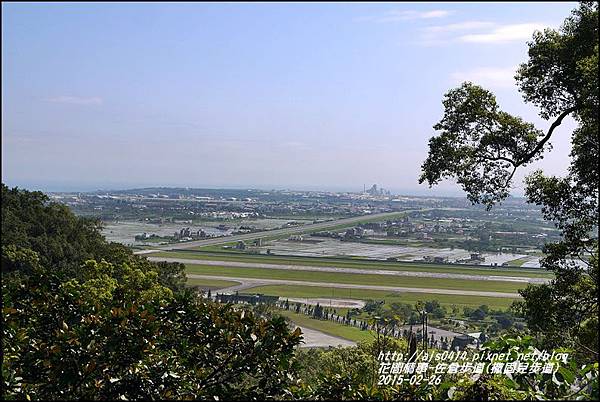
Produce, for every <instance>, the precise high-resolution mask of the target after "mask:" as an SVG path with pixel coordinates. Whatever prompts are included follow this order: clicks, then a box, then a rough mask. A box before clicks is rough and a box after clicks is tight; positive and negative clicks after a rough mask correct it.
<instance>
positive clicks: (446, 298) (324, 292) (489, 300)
mask: <svg viewBox="0 0 600 402" xmlns="http://www.w3.org/2000/svg"><path fill="white" fill-rule="evenodd" d="M244 293H249V294H253V293H262V294H265V295H273V296H279V297H281V298H286V297H295V298H337V299H357V300H369V299H372V300H385V302H386V304H391V303H408V304H415V303H416V302H418V301H423V302H425V301H431V300H437V301H438V302H439V303H440V304H442V305H444V306H452V305H457V306H463V307H465V306H467V307H473V308H475V307H479V306H481V305H482V304H486V305H488V306H489V307H490V308H491V309H495V310H505V309H507V308H508V307H509V306H510V305H511V303H512V302H513V300H515V299H510V298H503V297H486V296H464V295H443V294H435V293H410V292H406V293H404V292H403V293H397V292H386V291H382V290H368V289H343V288H328V287H316V286H294V285H267V286H259V287H256V288H251V289H246V290H244ZM324 307H327V306H324ZM336 310H338V311H341V310H342V309H336ZM340 314H341V313H340Z"/></svg>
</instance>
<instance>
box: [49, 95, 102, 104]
mask: <svg viewBox="0 0 600 402" xmlns="http://www.w3.org/2000/svg"><path fill="white" fill-rule="evenodd" d="M46 101H48V102H52V103H67V104H71V105H101V104H102V102H103V101H102V98H99V97H97V96H93V97H88V98H84V97H79V96H68V95H61V96H56V97H54V98H48V99H46Z"/></svg>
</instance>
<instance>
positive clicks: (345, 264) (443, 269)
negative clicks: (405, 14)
mask: <svg viewBox="0 0 600 402" xmlns="http://www.w3.org/2000/svg"><path fill="white" fill-rule="evenodd" d="M149 255H150V256H153V257H167V258H187V259H194V260H218V261H237V262H256V263H265V264H286V265H310V266H322V267H341V268H357V269H387V270H396V271H415V272H437V273H456V274H470V275H498V276H520V277H529V278H551V277H552V274H551V273H549V272H547V271H544V270H540V269H525V268H522V269H514V268H512V269H511V268H500V267H498V268H491V267H488V268H485V267H473V266H462V265H444V264H424V263H407V262H385V261H373V260H365V259H358V258H357V259H350V258H329V257H320V258H311V257H293V256H285V257H283V256H269V255H252V254H242V253H239V252H238V253H237V254H231V253H199V252H193V251H191V252H189V251H188V252H186V251H164V252H159V253H152V254H149Z"/></svg>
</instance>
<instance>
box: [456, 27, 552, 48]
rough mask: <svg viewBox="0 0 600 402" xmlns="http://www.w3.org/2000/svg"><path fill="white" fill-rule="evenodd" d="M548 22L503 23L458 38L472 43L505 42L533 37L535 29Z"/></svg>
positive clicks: (539, 28) (540, 28)
mask: <svg viewBox="0 0 600 402" xmlns="http://www.w3.org/2000/svg"><path fill="white" fill-rule="evenodd" d="M547 26H548V25H547V24H541V23H526V24H513V25H502V26H498V27H496V28H494V29H492V30H491V31H490V32H485V33H476V34H468V35H463V36H460V37H459V38H458V40H460V41H461V42H470V43H505V42H512V41H522V40H527V39H531V36H532V34H533V32H534V31H535V30H543V29H544V28H545V27H547Z"/></svg>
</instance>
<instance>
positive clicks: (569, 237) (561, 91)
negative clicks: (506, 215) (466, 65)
mask: <svg viewBox="0 0 600 402" xmlns="http://www.w3.org/2000/svg"><path fill="white" fill-rule="evenodd" d="M528 46H529V59H528V60H527V62H525V63H523V64H522V65H521V66H520V68H519V70H518V72H517V75H516V77H515V78H516V80H517V84H518V88H519V90H520V92H521V93H522V94H523V97H524V99H525V101H526V102H530V103H532V104H533V105H535V106H537V107H538V108H539V114H540V116H541V117H542V118H543V119H546V120H548V121H549V122H551V123H550V126H549V128H548V129H547V130H546V131H542V130H540V129H537V128H535V127H534V125H533V124H531V123H528V122H525V121H523V120H522V119H521V118H520V117H518V116H512V115H510V114H508V113H506V112H503V111H501V110H500V107H499V106H498V104H497V102H496V98H495V96H494V95H493V94H492V93H491V92H490V91H487V90H485V89H483V88H481V87H480V86H477V85H475V84H473V83H470V82H467V83H464V84H463V85H462V86H461V87H460V88H456V89H453V90H450V91H449V92H448V93H447V94H446V96H445V99H444V101H443V104H444V110H445V111H444V116H443V118H442V120H441V121H440V122H439V123H438V124H436V125H435V126H434V128H435V129H436V130H438V131H439V132H440V133H439V135H437V136H435V137H433V138H431V139H430V141H429V155H428V158H427V160H426V161H425V162H424V163H423V166H422V175H421V178H420V182H427V183H428V184H429V185H434V184H436V183H438V182H439V181H440V180H442V179H444V178H454V179H456V181H457V182H458V183H459V184H460V185H461V186H462V187H463V189H464V190H465V191H466V193H467V196H468V198H469V199H470V200H471V201H472V202H473V203H483V204H485V205H486V206H487V207H488V208H491V207H492V206H493V205H494V204H495V203H497V202H499V201H502V200H504V199H506V197H507V196H508V194H509V191H510V186H511V184H512V179H513V175H514V173H515V171H516V170H517V169H518V168H519V167H521V166H525V165H527V164H529V163H531V162H532V161H535V160H538V159H540V158H542V157H543V154H544V151H545V150H548V149H549V148H550V142H549V141H550V139H551V138H552V136H553V135H555V132H556V128H557V127H558V126H560V125H561V123H562V121H563V120H564V119H565V118H566V117H567V116H571V117H572V118H573V119H574V120H575V122H576V123H577V128H576V129H575V130H574V131H573V133H572V135H571V143H572V151H571V154H570V156H571V164H570V166H569V169H568V173H567V175H566V176H565V177H548V176H545V175H544V174H543V173H542V172H541V171H536V172H534V173H533V174H531V175H529V176H528V177H527V179H526V195H527V199H528V202H530V203H535V204H537V205H540V206H541V207H542V213H543V215H544V218H545V219H546V220H548V221H551V222H553V223H554V224H555V226H556V227H557V228H558V229H559V230H560V232H561V239H560V241H558V242H556V243H548V244H546V245H545V246H544V249H543V251H544V253H545V257H544V258H543V259H542V262H541V264H542V266H543V267H544V268H546V269H548V270H551V271H553V272H554V273H555V279H554V280H553V281H552V282H551V283H550V284H547V285H538V286H535V285H529V286H528V287H527V288H526V289H524V290H523V291H521V295H522V296H523V301H522V302H520V303H517V304H516V305H515V307H516V309H517V310H518V312H519V313H520V314H522V315H523V316H524V317H525V318H526V319H527V324H528V328H529V330H530V331H531V332H532V333H533V334H534V335H535V336H536V338H537V339H539V340H540V341H543V343H544V345H545V346H547V347H559V346H564V347H569V348H572V349H574V350H575V351H576V353H577V355H578V358H579V359H580V361H581V362H582V363H589V362H593V361H597V359H598V349H597V346H598V313H599V310H598V286H597V283H598V183H599V180H598V179H599V176H598V162H599V159H598V112H599V111H598V104H599V88H598V2H583V3H581V4H580V5H579V7H578V8H576V9H575V10H573V12H572V13H571V15H570V16H569V17H568V18H567V19H566V20H565V22H564V24H563V25H562V27H561V28H560V30H553V29H545V30H544V31H543V32H536V33H535V34H534V35H533V39H532V41H531V42H529V43H528Z"/></svg>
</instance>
